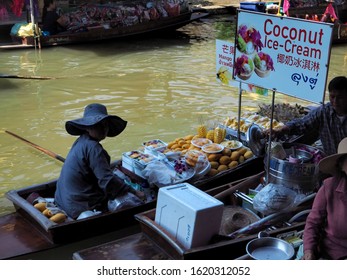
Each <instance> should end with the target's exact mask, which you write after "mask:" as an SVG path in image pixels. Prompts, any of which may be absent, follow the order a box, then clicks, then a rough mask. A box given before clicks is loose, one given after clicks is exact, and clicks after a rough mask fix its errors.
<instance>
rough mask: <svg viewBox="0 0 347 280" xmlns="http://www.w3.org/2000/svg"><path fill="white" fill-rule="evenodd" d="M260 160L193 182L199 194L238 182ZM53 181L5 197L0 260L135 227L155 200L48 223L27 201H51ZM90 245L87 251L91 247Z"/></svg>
mask: <svg viewBox="0 0 347 280" xmlns="http://www.w3.org/2000/svg"><path fill="white" fill-rule="evenodd" d="M114 165H115V166H116V167H117V168H119V169H120V170H121V171H122V172H124V173H125V174H126V175H128V176H129V177H130V178H131V180H132V181H134V182H140V183H141V182H142V183H144V182H143V181H144V179H143V178H141V177H139V176H137V175H136V174H134V173H132V172H131V171H129V170H127V169H125V168H123V167H122V165H121V161H117V162H115V163H114ZM263 168H264V167H263V161H262V158H256V157H254V158H252V159H249V160H247V161H246V162H245V163H244V164H242V165H240V166H238V167H237V168H235V169H233V170H229V171H225V172H223V173H221V174H218V176H216V181H215V182H214V181H213V177H210V178H206V179H202V178H200V179H199V180H196V181H194V179H191V180H190V181H189V182H190V183H191V184H195V182H196V183H197V184H196V186H197V187H198V188H200V189H202V190H208V189H211V188H213V187H214V186H215V185H217V184H219V185H220V184H221V183H225V184H228V183H229V182H232V181H235V180H240V179H242V178H244V177H246V176H245V174H249V175H252V174H256V173H257V172H260V170H263ZM55 188H56V180H53V181H50V182H47V183H43V184H38V185H33V186H29V187H25V188H22V189H19V190H12V191H9V192H8V193H7V194H6V197H7V198H8V199H9V200H10V201H12V203H13V205H14V207H15V209H16V212H15V213H10V214H8V215H5V216H2V217H0V240H1V242H0V259H8V258H16V257H18V256H26V255H27V256H30V255H31V254H34V253H37V252H42V251H44V250H48V249H54V248H59V247H61V246H63V245H66V244H72V243H74V242H79V241H81V240H85V239H88V238H91V237H95V236H100V235H102V234H107V233H110V232H114V231H118V230H123V229H125V228H128V227H134V226H137V228H139V227H138V225H137V223H136V220H135V218H134V216H135V215H136V214H138V213H141V212H143V211H146V210H149V209H153V208H154V207H155V205H156V199H154V200H152V201H149V202H147V203H145V204H144V205H141V206H136V207H134V208H129V209H124V210H119V211H116V212H107V213H103V214H100V215H97V216H92V217H89V218H85V219H82V220H71V221H66V222H64V223H61V224H56V223H54V222H51V221H50V220H49V219H48V218H46V217H45V216H44V215H43V214H42V213H41V212H40V211H38V210H37V209H36V208H34V207H33V205H32V204H31V203H29V202H28V201H27V198H28V197H29V195H30V194H32V193H37V194H39V195H40V196H41V197H44V198H49V197H54V192H55ZM90 246H91V244H89V246H88V247H90Z"/></svg>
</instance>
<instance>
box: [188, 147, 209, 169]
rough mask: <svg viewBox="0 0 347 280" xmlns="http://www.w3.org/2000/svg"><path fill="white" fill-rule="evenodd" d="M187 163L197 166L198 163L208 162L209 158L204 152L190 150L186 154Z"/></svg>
mask: <svg viewBox="0 0 347 280" xmlns="http://www.w3.org/2000/svg"><path fill="white" fill-rule="evenodd" d="M185 159H186V162H187V163H188V164H189V165H190V166H195V165H196V164H197V163H198V162H204V161H207V157H206V155H205V154H204V153H203V152H200V151H197V150H190V151H188V152H187V153H186V154H185Z"/></svg>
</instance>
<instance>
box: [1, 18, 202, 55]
mask: <svg viewBox="0 0 347 280" xmlns="http://www.w3.org/2000/svg"><path fill="white" fill-rule="evenodd" d="M206 16H208V13H200V12H185V13H182V14H180V15H177V16H172V17H165V18H160V19H157V20H152V21H147V22H142V23H139V24H134V25H130V26H122V27H116V28H110V27H109V26H106V25H101V24H100V25H96V26H93V27H89V28H88V29H87V30H85V31H84V32H77V33H70V32H62V33H58V34H56V35H49V36H40V37H39V38H37V39H36V38H34V36H29V37H25V38H23V37H20V36H14V35H12V40H13V42H14V44H13V45H7V46H4V47H3V48H7V49H9V48H16V47H35V46H39V45H40V46H41V47H48V46H60V45H68V44H83V43H89V42H100V41H106V40H112V39H123V38H129V37H134V36H140V35H144V34H146V35H147V34H150V33H158V32H166V31H169V30H176V29H178V28H180V27H182V26H184V25H187V24H189V23H191V22H193V21H197V20H199V19H201V18H203V17H206Z"/></svg>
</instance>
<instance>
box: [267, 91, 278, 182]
mask: <svg viewBox="0 0 347 280" xmlns="http://www.w3.org/2000/svg"><path fill="white" fill-rule="evenodd" d="M275 92H276V89H273V90H272V104H271V119H270V133H269V141H268V147H267V164H266V184H268V183H269V173H270V156H271V139H272V123H273V119H274V111H275Z"/></svg>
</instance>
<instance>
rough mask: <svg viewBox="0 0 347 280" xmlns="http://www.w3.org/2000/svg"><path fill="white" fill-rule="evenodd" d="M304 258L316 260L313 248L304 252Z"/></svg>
mask: <svg viewBox="0 0 347 280" xmlns="http://www.w3.org/2000/svg"><path fill="white" fill-rule="evenodd" d="M303 259H304V260H315V259H316V257H315V255H314V253H313V252H312V251H311V250H307V251H305V252H304V258H303Z"/></svg>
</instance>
